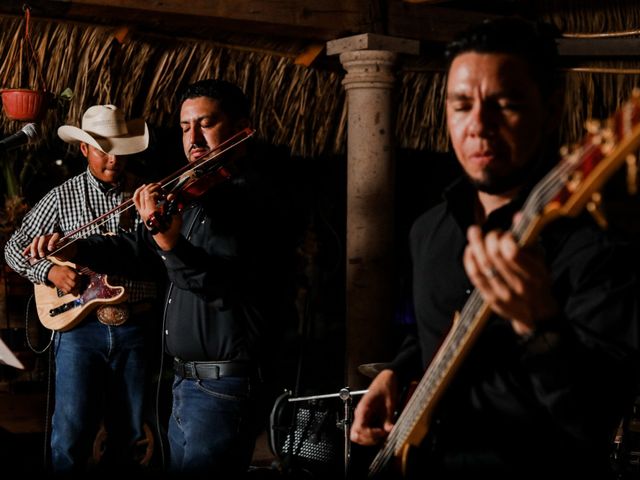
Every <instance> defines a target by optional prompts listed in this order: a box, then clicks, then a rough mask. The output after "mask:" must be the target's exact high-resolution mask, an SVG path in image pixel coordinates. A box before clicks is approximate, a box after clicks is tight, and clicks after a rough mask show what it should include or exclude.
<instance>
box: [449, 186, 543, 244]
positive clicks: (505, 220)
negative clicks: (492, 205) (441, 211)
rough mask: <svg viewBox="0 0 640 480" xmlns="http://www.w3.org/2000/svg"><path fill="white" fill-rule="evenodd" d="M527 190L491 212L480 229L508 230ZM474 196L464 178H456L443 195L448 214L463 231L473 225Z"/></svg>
mask: <svg viewBox="0 0 640 480" xmlns="http://www.w3.org/2000/svg"><path fill="white" fill-rule="evenodd" d="M529 190H530V189H529V188H525V189H523V190H522V191H521V192H520V193H519V194H518V196H517V197H516V198H515V199H513V200H512V201H511V202H509V203H507V204H506V205H503V206H502V207H500V208H497V209H496V210H494V211H493V212H491V213H490V214H489V216H488V217H487V220H486V221H485V223H484V224H483V225H482V229H483V230H484V231H485V232H487V231H489V230H493V229H496V228H500V229H503V230H506V229H508V228H509V227H510V226H511V222H512V220H513V215H514V214H515V213H516V212H517V211H518V210H519V209H520V207H521V206H522V205H523V204H524V201H525V200H526V197H527V195H528V193H529ZM475 194H476V189H475V187H474V186H473V185H472V184H471V183H470V182H469V180H468V179H467V178H466V177H460V178H458V179H457V180H456V181H454V182H453V183H452V184H451V185H449V187H447V188H446V189H445V191H444V193H443V196H444V199H445V202H446V203H447V208H448V210H449V212H450V213H451V214H452V215H453V217H454V218H455V219H456V221H457V222H458V224H459V225H460V226H461V227H462V228H463V230H465V231H466V229H467V228H468V227H469V226H470V225H472V224H473V223H475V218H474V208H473V205H474V202H476V196H475Z"/></svg>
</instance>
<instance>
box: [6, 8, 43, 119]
mask: <svg viewBox="0 0 640 480" xmlns="http://www.w3.org/2000/svg"><path fill="white" fill-rule="evenodd" d="M23 10H24V15H25V19H24V38H23V39H22V42H21V45H20V49H19V53H18V52H17V49H14V51H13V54H12V57H11V63H12V64H13V65H12V68H13V67H14V66H15V64H16V53H18V55H17V56H18V57H19V58H18V60H19V66H20V81H21V83H25V82H23V80H24V79H25V78H28V71H27V69H23V68H22V57H23V53H24V50H25V49H26V50H28V52H27V55H28V56H30V58H31V59H33V62H34V63H35V65H36V71H37V79H38V81H39V83H40V88H39V89H35V90H33V89H28V88H5V89H3V90H2V91H1V92H0V96H1V97H2V106H3V108H4V112H5V114H6V115H7V117H8V118H9V119H10V120H19V121H24V122H37V121H39V120H41V119H42V117H43V115H44V113H45V111H46V109H47V107H48V104H49V100H50V98H51V94H50V93H49V92H48V91H47V87H46V84H45V82H44V77H43V75H42V69H41V68H40V64H39V62H38V59H37V57H36V52H35V50H34V48H33V45H32V43H31V36H30V32H29V20H30V17H31V15H30V9H29V7H28V6H26V5H25V6H24V7H23ZM29 54H30V55H29ZM10 70H11V69H8V70H7V73H5V78H4V83H5V84H6V82H7V76H8V73H9V71H10Z"/></svg>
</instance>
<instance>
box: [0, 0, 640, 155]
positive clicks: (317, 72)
mask: <svg viewBox="0 0 640 480" xmlns="http://www.w3.org/2000/svg"><path fill="white" fill-rule="evenodd" d="M584 5H585V2H572V1H568V0H567V1H563V2H558V1H557V0H556V1H555V2H552V1H550V0H547V1H546V2H538V8H539V9H540V12H541V13H540V17H543V18H545V19H547V20H550V21H552V22H554V23H556V24H557V25H558V26H559V27H560V29H561V30H562V31H564V32H566V33H568V34H576V33H602V32H605V33H606V32H612V31H633V30H634V28H635V29H636V31H637V30H638V29H639V28H640V13H639V11H638V9H637V8H635V9H634V8H631V7H629V5H630V3H629V2H624V1H618V2H615V1H614V2H607V7H606V8H602V7H600V8H598V7H597V6H594V5H596V4H594V5H591V6H590V7H589V10H585V8H584ZM542 12H544V13H542ZM23 23H24V21H23V19H22V18H20V17H15V16H2V17H0V59H1V60H0V79H2V81H3V85H0V87H18V86H20V83H21V82H20V69H19V68H17V67H16V63H15V61H12V59H15V56H14V55H15V54H16V52H17V51H19V49H20V46H21V44H22V40H23V37H24V32H23V29H22V27H23ZM31 31H32V41H33V45H34V48H35V50H36V52H37V58H38V61H39V62H40V64H41V66H42V67H43V71H44V76H45V82H46V86H47V88H48V89H49V90H50V91H51V92H54V93H60V92H62V91H63V90H64V89H65V88H70V89H71V90H73V92H74V94H75V96H74V98H73V100H72V102H71V103H70V105H68V111H67V110H66V109H65V108H58V109H57V110H54V111H51V112H49V114H48V115H47V117H46V119H45V121H44V123H43V128H44V130H45V133H46V134H47V137H48V138H54V137H55V132H54V130H55V128H57V126H59V125H61V124H65V123H72V124H78V123H79V121H80V117H81V114H82V112H83V111H84V110H85V109H86V108H87V107H88V106H89V105H92V104H96V103H115V104H118V105H120V106H122V107H123V108H125V109H126V110H127V111H128V112H129V114H130V116H132V117H133V116H143V117H145V118H146V119H147V121H148V122H149V123H150V124H152V125H157V126H163V127H166V126H170V125H175V124H176V123H177V108H176V106H175V105H174V103H173V102H174V96H175V93H176V91H178V90H179V89H180V88H182V87H184V86H185V85H186V84H188V83H190V82H193V81H195V80H198V79H202V78H206V77H212V76H215V77H220V78H225V79H227V80H230V81H232V82H234V83H237V84H238V85H239V86H241V87H242V88H243V89H244V90H245V91H246V92H247V94H248V95H249V97H250V98H251V100H252V104H253V115H254V120H255V123H256V126H257V128H258V134H259V135H260V136H261V137H262V138H264V139H266V140H267V141H269V142H270V143H273V144H279V145H286V146H288V147H289V148H290V149H291V152H292V153H293V154H295V155H302V156H318V155H323V154H329V153H336V152H337V153H340V152H344V150H345V139H346V112H345V94H344V90H343V88H342V86H341V79H342V72H340V70H339V69H335V68H334V69H328V68H314V67H313V66H312V67H311V68H309V67H305V66H303V65H297V64H295V62H294V58H295V57H296V55H297V53H300V50H301V48H302V47H301V46H300V45H296V44H295V43H294V42H292V44H291V45H289V46H288V47H287V46H283V45H275V46H274V45H268V46H267V47H265V46H262V47H260V46H254V47H247V45H243V46H240V45H238V44H233V42H232V41H230V42H229V43H224V42H219V41H215V42H214V41H206V40H201V39H200V40H195V39H188V38H173V37H172V38H169V37H163V36H159V35H152V34H147V33H140V32H138V33H136V32H134V33H132V34H130V35H128V36H127V37H126V38H125V40H124V42H123V43H120V41H118V40H117V39H116V37H119V34H120V33H121V32H119V31H117V30H116V29H115V28H110V27H105V26H96V25H89V24H82V23H71V22H61V21H56V20H42V19H32V20H31ZM296 49H297V50H298V51H297V52H296ZM571 62H572V60H571V59H567V61H566V62H565V64H566V65H565V66H566V68H567V75H566V77H567V85H568V88H567V92H568V96H567V109H566V116H565V120H564V123H563V127H562V131H563V138H564V139H565V140H567V141H574V140H576V139H579V138H580V137H581V136H582V132H583V124H584V121H585V120H586V119H587V118H590V117H592V116H596V117H602V116H606V115H608V114H609V113H610V112H611V111H612V110H613V109H615V107H616V106H617V105H619V104H620V102H622V101H623V100H624V99H625V98H627V97H628V96H629V94H630V91H631V89H632V88H633V87H634V86H636V85H638V84H639V82H638V72H639V71H640V70H639V68H640V65H639V62H638V59H637V58H636V57H625V58H623V59H622V58H620V59H609V58H597V59H594V60H592V61H591V62H590V63H585V62H584V60H582V61H581V63H580V66H581V67H582V68H583V69H584V67H585V66H586V67H588V68H587V70H588V71H587V72H584V71H575V70H571V69H570V68H571V67H574V66H575V65H574V64H573V63H571ZM18 63H20V62H18ZM22 64H23V66H25V67H27V69H28V72H27V73H28V81H27V82H26V83H27V84H28V85H29V86H31V87H33V86H35V85H36V84H37V78H36V69H35V68H34V63H33V62H30V63H29V64H28V65H27V63H26V62H25V61H23V62H22ZM425 64H426V66H425ZM603 72H609V73H603ZM610 72H617V73H610ZM444 81H445V77H444V74H443V70H442V65H441V63H439V62H438V61H437V59H435V60H431V61H429V62H425V59H424V58H405V59H402V61H401V62H400V65H399V73H398V85H399V88H398V97H397V98H398V110H397V112H398V113H397V115H398V116H397V128H396V130H397V132H396V133H397V138H398V144H399V146H400V147H404V148H410V149H420V150H422V149H429V150H435V151H443V150H446V149H447V145H448V141H447V138H446V132H445V128H444V117H443V92H444ZM0 129H2V130H4V131H5V132H12V131H15V130H16V125H13V124H12V122H11V121H9V120H8V119H7V118H6V117H5V116H2V117H0Z"/></svg>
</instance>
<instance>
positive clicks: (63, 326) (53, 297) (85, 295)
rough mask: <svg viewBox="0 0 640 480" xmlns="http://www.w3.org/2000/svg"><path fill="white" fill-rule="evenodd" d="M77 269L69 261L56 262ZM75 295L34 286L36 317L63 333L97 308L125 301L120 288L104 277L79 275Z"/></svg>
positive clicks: (103, 275)
mask: <svg viewBox="0 0 640 480" xmlns="http://www.w3.org/2000/svg"><path fill="white" fill-rule="evenodd" d="M54 263H56V264H58V265H63V266H68V267H71V268H73V269H76V270H78V268H77V266H76V265H75V264H73V263H71V262H58V261H55V260H54ZM79 271H81V272H82V273H83V275H82V284H81V285H80V290H79V293H78V294H73V293H67V294H64V293H62V292H61V291H60V290H59V289H58V288H56V287H55V286H54V287H51V286H48V285H44V284H35V285H34V296H35V301H36V309H37V311H38V318H39V319H40V322H41V323H42V325H44V326H45V327H46V328H48V329H50V330H56V331H61V332H64V331H66V330H70V329H72V328H73V327H75V326H76V325H78V324H79V323H80V322H81V321H82V320H83V319H84V318H85V317H86V316H87V315H88V314H89V313H91V312H92V311H93V310H94V309H95V308H97V307H99V306H101V305H109V304H116V303H122V302H124V301H125V300H126V299H127V295H126V292H125V289H124V287H121V286H113V285H110V284H109V282H108V280H107V276H106V274H102V273H94V272H83V271H82V269H81V270H79Z"/></svg>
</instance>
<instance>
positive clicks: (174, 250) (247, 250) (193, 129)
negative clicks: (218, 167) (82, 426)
mask: <svg viewBox="0 0 640 480" xmlns="http://www.w3.org/2000/svg"><path fill="white" fill-rule="evenodd" d="M249 124H250V122H249V103H248V100H247V98H246V97H245V95H244V93H243V92H242V91H241V90H240V89H239V88H238V87H236V86H235V85H232V84H230V83H228V82H225V81H221V80H202V81H199V82H196V83H194V84H192V85H190V86H188V87H187V88H186V90H185V91H184V92H183V93H182V95H181V97H180V125H181V127H182V143H183V147H184V153H185V156H186V157H187V160H188V161H189V162H191V163H195V162H198V161H199V160H202V159H204V158H205V156H208V155H211V152H212V150H213V149H215V148H216V147H217V146H218V145H220V144H221V142H223V141H224V140H227V139H229V138H230V137H231V136H233V135H234V134H236V133H238V132H240V131H242V130H243V129H245V128H246V127H247V126H249ZM224 155H225V156H226V155H232V160H233V164H234V168H233V170H234V171H237V173H236V174H235V175H233V176H232V177H231V178H230V179H229V180H227V181H225V182H222V183H219V184H217V185H215V186H213V187H212V188H211V189H209V190H207V191H205V192H204V193H203V194H202V195H201V196H199V197H197V198H193V199H191V200H190V201H188V202H186V204H185V205H183V206H182V208H181V209H179V211H178V212H177V214H175V215H174V216H171V217H169V218H165V219H163V220H162V221H160V222H157V224H158V225H160V226H161V228H160V229H157V228H155V227H153V231H150V230H149V229H145V228H144V227H142V228H140V229H139V230H138V232H137V235H136V236H132V235H124V236H118V237H114V238H110V239H105V238H100V237H91V238H89V239H87V240H84V241H81V242H77V243H75V244H73V245H71V246H70V247H69V249H68V250H69V251H71V253H69V252H67V255H71V256H72V257H73V258H74V259H75V260H77V261H82V262H86V263H87V264H88V265H89V266H91V267H92V268H94V269H95V270H97V271H105V272H109V271H112V270H116V271H121V270H122V269H125V270H126V269H127V268H131V269H137V268H140V261H144V262H145V263H146V268H158V269H159V270H158V271H159V272H162V274H163V275H164V276H166V277H167V280H168V282H169V286H168V289H167V294H166V300H165V307H164V317H163V332H164V344H165V351H166V352H167V353H168V354H169V355H170V356H171V357H172V358H173V368H174V372H175V376H174V381H173V405H172V413H171V416H170V418H169V426H168V437H169V449H170V469H171V471H172V472H173V473H176V474H195V475H210V476H214V477H215V475H216V474H221V473H222V472H224V475H225V477H224V478H235V477H236V476H239V475H242V474H244V473H245V472H246V471H247V469H248V466H249V464H250V460H251V456H252V452H253V446H254V442H255V434H256V433H257V430H258V429H257V427H258V426H260V425H259V423H258V419H257V417H256V416H257V412H258V411H259V410H258V405H257V402H258V393H259V391H260V387H261V371H262V367H263V366H264V362H265V360H266V358H265V357H266V356H268V355H269V353H268V352H269V348H270V347H272V345H273V342H274V340H275V339H276V336H277V334H278V333H277V332H278V330H279V329H278V323H279V321H280V317H281V316H282V311H281V309H282V307H283V299H284V298H285V294H284V290H285V288H284V285H285V283H284V279H283V278H281V277H280V275H281V274H282V273H286V272H287V270H288V267H287V266H286V265H285V264H283V259H287V258H289V257H288V253H289V252H292V250H291V249H290V248H289V247H290V243H288V242H287V240H286V239H283V232H285V231H286V230H287V228H288V227H287V225H285V224H284V218H285V213H286V208H283V207H284V205H285V204H284V203H282V202H280V200H279V199H278V198H277V195H279V193H280V192H278V191H277V189H274V188H272V186H271V185H270V180H269V174H270V173H269V171H268V168H267V167H269V166H268V165H266V164H265V163H266V162H265V161H264V160H263V161H262V162H261V161H260V155H261V154H260V153H259V152H257V151H255V149H254V148H253V147H252V146H251V145H249V144H248V142H242V143H240V144H238V145H236V146H235V147H233V149H232V150H231V151H229V152H227V153H225V154H224ZM235 167H237V168H235ZM272 167H274V166H273V165H272V166H270V167H269V168H272ZM214 183H215V182H214ZM180 195H181V192H180V191H177V192H172V193H171V194H170V195H168V196H167V192H164V191H163V189H162V187H161V186H160V185H159V184H150V185H145V186H143V187H141V188H139V189H138V190H136V192H135V194H134V201H135V204H136V207H137V209H138V211H139V212H140V215H141V216H142V218H143V219H145V221H147V220H149V219H150V218H153V216H154V215H157V214H158V213H159V211H158V205H159V204H162V202H163V201H164V197H165V196H167V197H168V198H167V200H168V201H171V199H172V197H174V196H180ZM56 240H57V236H54V237H52V238H49V237H42V238H36V239H34V242H33V244H32V252H33V254H34V255H36V256H40V255H43V254H45V253H46V252H47V251H51V249H52V248H55V243H56ZM74 250H75V252H73V251H74ZM96 252H99V255H96ZM118 259H125V261H124V262H123V261H121V260H118ZM272 353H273V352H272ZM272 353H271V355H272Z"/></svg>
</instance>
